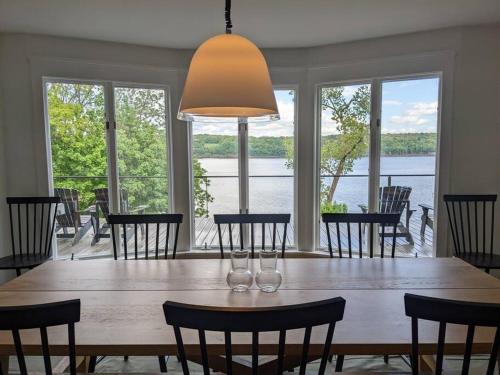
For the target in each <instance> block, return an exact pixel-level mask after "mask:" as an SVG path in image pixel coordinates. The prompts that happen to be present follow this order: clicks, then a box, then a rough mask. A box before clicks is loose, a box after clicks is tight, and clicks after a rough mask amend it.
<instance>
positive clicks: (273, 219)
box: [214, 214, 290, 258]
mask: <svg viewBox="0 0 500 375" xmlns="http://www.w3.org/2000/svg"><path fill="white" fill-rule="evenodd" d="M214 222H215V224H217V232H218V234H219V247H220V254H221V257H222V258H224V245H223V243H222V237H223V232H222V227H221V225H222V224H227V226H228V232H229V233H228V236H229V248H230V250H231V251H233V250H234V246H233V225H235V224H237V225H238V226H239V242H240V249H243V248H244V246H245V241H244V231H243V226H244V225H246V224H250V249H251V251H252V258H254V256H255V253H254V250H255V228H254V225H255V224H260V226H261V249H262V250H264V249H265V248H266V224H269V225H270V224H272V235H271V248H272V249H273V250H276V238H277V236H278V235H279V234H277V225H278V224H282V225H283V234H282V236H281V256H282V257H283V258H284V257H285V247H286V233H287V227H288V224H290V214H224V215H214Z"/></svg>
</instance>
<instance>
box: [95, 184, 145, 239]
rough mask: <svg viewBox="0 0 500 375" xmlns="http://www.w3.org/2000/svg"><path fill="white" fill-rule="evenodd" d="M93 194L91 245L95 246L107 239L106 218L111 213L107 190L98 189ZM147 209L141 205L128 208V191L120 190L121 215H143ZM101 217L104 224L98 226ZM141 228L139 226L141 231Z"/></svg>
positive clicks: (107, 224) (108, 225)
mask: <svg viewBox="0 0 500 375" xmlns="http://www.w3.org/2000/svg"><path fill="white" fill-rule="evenodd" d="M94 194H95V206H94V210H95V214H94V215H95V222H96V223H95V225H96V230H95V235H94V238H93V239H92V245H95V244H96V243H97V242H99V241H100V239H101V238H109V236H110V235H109V227H110V224H109V220H108V216H109V214H110V212H111V210H110V207H111V204H110V202H109V192H108V188H99V189H95V190H94ZM146 208H148V206H146V205H141V206H137V207H133V208H132V207H130V204H129V201H128V191H127V190H126V189H120V213H122V214H140V215H142V214H144V211H145V210H146ZM101 216H103V217H104V220H105V222H104V223H103V224H102V225H101V224H100V217H101ZM142 230H143V227H142V226H141V231H142Z"/></svg>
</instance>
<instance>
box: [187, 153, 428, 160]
mask: <svg viewBox="0 0 500 375" xmlns="http://www.w3.org/2000/svg"><path fill="white" fill-rule="evenodd" d="M381 156H382V157H391V158H404V157H429V156H436V154H435V153H430V154H404V155H381ZM367 157H368V155H365V156H362V157H361V158H367ZM195 158H196V159H198V160H199V159H238V155H235V156H195ZM248 158H249V159H286V156H249V157H248ZM361 158H359V159H361Z"/></svg>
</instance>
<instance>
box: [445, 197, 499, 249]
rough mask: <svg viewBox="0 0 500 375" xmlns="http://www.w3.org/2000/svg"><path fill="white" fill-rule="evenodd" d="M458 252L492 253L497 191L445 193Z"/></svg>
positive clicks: (452, 233) (454, 242)
mask: <svg viewBox="0 0 500 375" xmlns="http://www.w3.org/2000/svg"><path fill="white" fill-rule="evenodd" d="M443 199H444V202H445V204H446V211H447V212H448V220H449V223H450V229H451V235H452V238H453V245H454V248H455V254H457V255H461V254H472V253H475V254H478V253H482V254H486V253H488V254H492V253H493V234H494V233H493V232H494V228H495V202H496V200H497V195H496V194H488V195H452V194H445V195H444V196H443Z"/></svg>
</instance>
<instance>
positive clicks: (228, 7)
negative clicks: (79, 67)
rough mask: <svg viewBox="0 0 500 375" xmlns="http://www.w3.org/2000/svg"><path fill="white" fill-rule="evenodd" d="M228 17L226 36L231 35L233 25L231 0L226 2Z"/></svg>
mask: <svg viewBox="0 0 500 375" xmlns="http://www.w3.org/2000/svg"><path fill="white" fill-rule="evenodd" d="M224 15H225V17H226V34H231V29H232V27H233V24H232V23H231V0H226V9H225V11H224Z"/></svg>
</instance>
